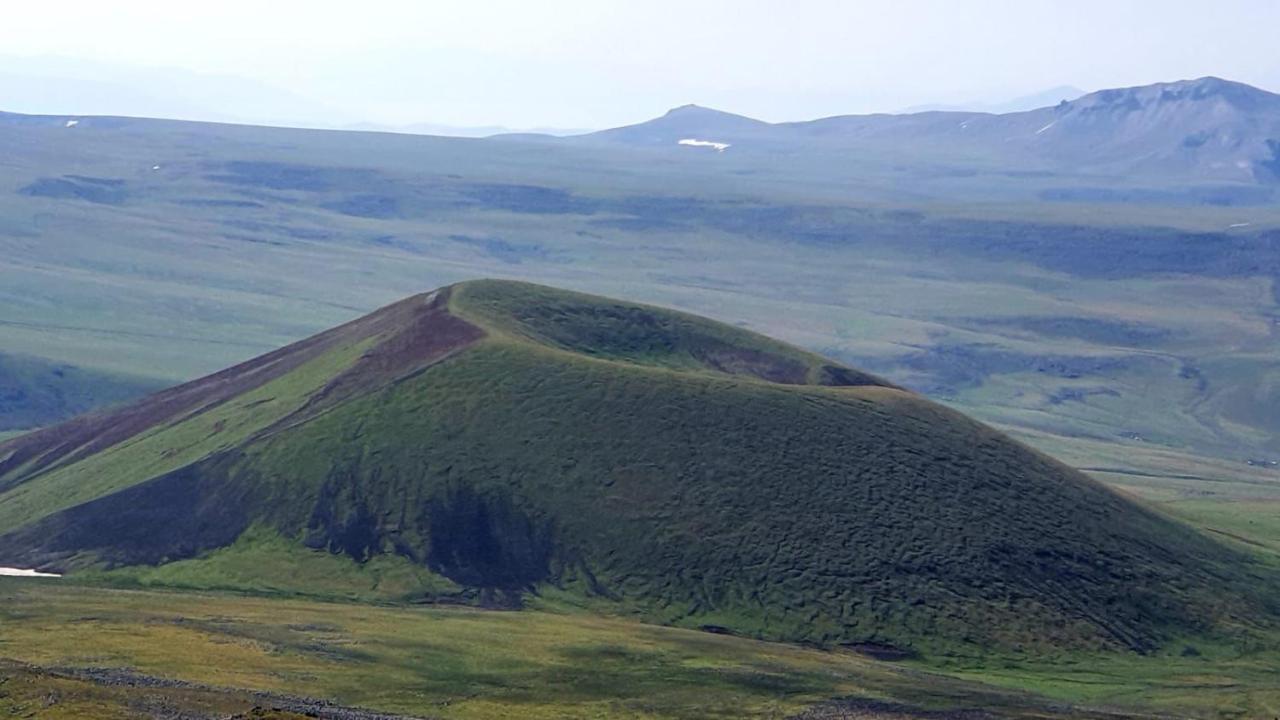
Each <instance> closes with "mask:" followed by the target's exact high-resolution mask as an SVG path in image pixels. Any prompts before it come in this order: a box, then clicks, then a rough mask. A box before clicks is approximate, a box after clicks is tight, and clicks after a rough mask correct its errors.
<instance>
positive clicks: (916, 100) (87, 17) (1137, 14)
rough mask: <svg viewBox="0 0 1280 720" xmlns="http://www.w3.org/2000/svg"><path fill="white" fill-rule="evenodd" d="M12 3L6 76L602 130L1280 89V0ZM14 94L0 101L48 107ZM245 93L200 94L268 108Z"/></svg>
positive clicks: (0, 34) (370, 116) (313, 109)
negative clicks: (1150, 92)
mask: <svg viewBox="0 0 1280 720" xmlns="http://www.w3.org/2000/svg"><path fill="white" fill-rule="evenodd" d="M3 15H4V17H3V22H0V52H3V53H4V54H5V55H6V56H7V57H5V58H3V59H0V61H2V62H3V65H0V74H4V75H8V76H10V77H18V76H23V77H25V76H37V77H51V76H65V75H68V74H70V75H75V74H80V75H85V74H90V75H91V74H93V73H94V72H98V73H99V74H100V76H101V77H100V78H99V79H104V80H109V81H111V82H112V83H116V85H115V86H114V87H119V88H121V91H120V92H118V93H111V92H105V91H104V92H103V93H101V94H102V95H103V97H100V98H97V99H96V100H95V101H94V102H96V103H98V104H103V103H105V104H106V105H110V104H111V102H113V101H114V102H115V103H117V104H125V102H126V101H125V99H123V98H127V97H133V95H131V93H132V94H143V95H146V94H150V95H152V96H156V95H160V96H163V95H165V94H168V93H175V94H176V93H178V92H180V91H182V90H184V89H185V90H186V91H189V92H191V93H194V94H197V95H199V94H200V93H202V92H205V93H206V94H207V91H203V90H202V89H201V88H202V87H203V86H202V85H201V84H200V83H198V82H192V83H190V84H189V85H188V83H187V82H186V81H182V80H176V81H175V80H174V78H175V77H176V78H181V77H190V76H184V75H182V74H180V73H179V74H176V75H175V74H174V73H172V72H170V73H168V74H165V73H162V72H140V71H137V69H138V68H139V67H148V68H168V69H180V70H184V71H194V72H198V73H202V74H214V75H224V76H233V77H234V78H237V79H239V80H238V81H243V82H245V83H247V84H248V85H250V86H254V84H257V85H256V87H257V88H258V90H257V91H255V92H258V91H261V92H265V93H268V94H269V93H271V92H273V91H275V90H279V91H287V92H288V96H287V99H288V101H287V102H285V101H281V102H283V103H284V104H285V105H287V106H288V107H287V108H285V109H281V108H276V109H275V110H273V111H272V112H275V113H276V114H277V115H279V114H280V113H284V114H285V115H287V114H289V113H294V114H320V115H323V114H324V113H326V112H332V114H333V115H334V117H335V118H340V119H341V120H342V121H344V122H345V121H353V122H354V121H357V120H368V121H373V122H378V123H386V124H407V123H414V122H436V123H449V124H462V125H490V124H495V125H496V124H501V125H506V126H509V127H533V126H560V127H605V126H612V125H618V124H624V123H627V122H633V121H638V120H641V119H645V118H647V117H650V116H653V115H656V114H659V113H661V112H662V111H663V110H665V109H666V108H668V107H672V106H675V105H680V104H684V103H688V102H696V103H699V104H703V105H709V106H713V107H719V108H722V109H727V110H732V111H735V112H740V113H744V114H748V115H752V116H755V117H760V118H763V119H767V120H789V119H806V118H813V117H818V116H824V115H833V114H842V113H857V112H873V111H894V110H899V109H901V108H904V107H908V106H912V105H922V104H931V103H945V104H951V103H965V102H973V101H978V102H993V101H998V100H1003V99H1007V98H1010V97H1014V96H1018V95H1024V94H1029V93H1033V92H1036V91H1039V90H1043V89H1045V88H1049V87H1053V86H1057V85H1074V86H1077V87H1081V88H1084V89H1096V88H1100V87H1112V86H1123V85H1134V84H1145V83H1149V82H1155V81H1159V80H1173V79H1180V78H1187V77H1198V76H1202V75H1210V74H1212V75H1219V76H1224V77H1228V78H1232V79H1236V80H1241V81H1244V82H1249V83H1252V84H1256V85H1259V86H1262V87H1266V88H1268V89H1280V52H1278V51H1277V50H1276V28H1277V27H1280V2H1275V1H1274V0H1236V1H1232V0H1217V1H1216V2H1205V1H1200V2H1189V1H1185V0H1164V1H1155V0H1151V1H1145V2H1143V1H1138V0H1106V1H1095V0H1073V1H1070V2H1068V1H1061V2H1059V1H1051V0H1017V1H1015V0H1004V1H999V2H997V1H995V0H967V1H964V2H959V1H956V2H944V1H942V0H916V1H910V0H895V1H893V2H889V1H883V2H865V1H862V2H860V1H854V0H850V1H845V2H840V1H836V0H785V1H781V0H779V1H776V2H761V1H756V0H736V1H723V2H722V1H719V0H702V1H699V0H685V1H683V2H666V1H663V0H648V1H644V2H612V1H609V0H561V1H543V2H484V1H483V0H470V1H468V2H421V1H419V2H411V1H406V0H362V1H360V2H321V1H317V0H312V1H311V2H293V1H282V2H271V1H270V0H252V1H246V0H222V1H221V2H218V3H174V2H171V1H167V2H138V1H130V0H112V1H111V2H104V1H103V0H94V1H92V2H85V1H81V0H60V1H59V2H57V3H22V4H16V3H9V4H6V6H5V8H4V13H3ZM52 58H60V60H57V61H54V60H53V59H52ZM84 61H89V63H88V64H86V63H85V62H84ZM94 67H97V68H98V69H97V70H94V69H93V68H94ZM104 68H105V69H104ZM166 78H167V79H166ZM15 82H17V81H15ZM219 82H222V83H223V84H224V85H225V84H226V83H228V82H231V81H229V80H226V79H225V78H224V79H222V80H219ZM175 83H176V85H175ZM233 84H234V83H233ZM29 85H30V84H29V83H28V86H29ZM263 85H265V86H267V87H265V88H263V87H262V86H263ZM28 86H22V87H28ZM124 86H128V87H127V91H126V88H125V87H124ZM5 87H7V86H5ZM14 87H18V86H16V85H15V86H14ZM28 89H29V87H28ZM9 92H10V93H11V97H10V98H9V99H10V100H11V102H10V104H9V105H8V106H6V103H5V100H6V98H4V97H0V109H16V110H21V111H28V112H30V111H33V110H36V108H32V107H28V106H27V105H29V104H30V103H31V102H33V101H31V100H30V99H29V98H26V96H22V97H18V95H19V94H20V93H19V91H18V90H12V91H9ZM245 92H246V91H243V90H235V89H234V88H228V89H226V90H225V93H223V94H222V95H221V96H220V97H217V98H213V99H212V100H211V101H210V102H206V103H201V102H198V101H199V100H200V98H198V97H197V98H195V99H188V104H189V105H191V106H192V107H196V106H201V105H211V106H217V111H218V112H220V113H221V114H222V115H223V116H227V117H246V118H253V117H260V116H263V115H264V113H265V112H266V111H265V110H263V107H265V106H264V105H263V104H262V103H266V104H268V105H269V104H270V103H268V102H267V101H265V100H263V99H262V98H261V97H260V96H258V98H257V99H256V100H255V99H252V98H250V99H246V97H245ZM68 93H69V96H68V97H63V98H60V99H59V100H58V102H59V103H61V105H59V107H57V108H53V107H50V108H47V111H49V112H85V113H89V112H97V111H101V110H99V109H98V108H97V107H96V106H95V107H86V108H83V109H79V108H68V107H63V106H62V105H66V104H68V103H74V102H75V101H76V92H72V91H68ZM85 95H86V96H88V95H92V93H87V92H86V93H85ZM249 95H253V92H250V93H249ZM113 98H114V100H113ZM37 100H39V98H37ZM130 102H133V101H130ZM13 103H19V104H22V103H26V104H27V105H23V106H22V107H12V105H13ZM290 103H292V104H290ZM210 111H212V110H210ZM190 112H191V113H195V114H199V113H200V112H204V110H200V109H193V110H191V111H190ZM299 119H301V118H299Z"/></svg>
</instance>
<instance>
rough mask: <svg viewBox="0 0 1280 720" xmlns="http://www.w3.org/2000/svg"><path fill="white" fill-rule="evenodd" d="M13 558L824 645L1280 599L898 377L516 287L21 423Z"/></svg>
mask: <svg viewBox="0 0 1280 720" xmlns="http://www.w3.org/2000/svg"><path fill="white" fill-rule="evenodd" d="M0 564H12V565H39V566H42V567H52V568H56V569H61V570H69V571H72V572H73V573H77V574H81V575H82V576H83V577H86V578H89V579H98V580H105V581H114V582H134V583H139V582H143V583H160V584H165V583H170V584H177V585H188V586H197V587H218V588H231V589H248V590H269V591H273V592H295V593H301V594H309V595H316V596H333V595H338V596H344V595H350V594H352V593H355V594H363V595H365V596H370V597H380V598H384V599H399V600H406V599H409V600H413V599H416V600H423V599H428V600H434V601H440V600H449V601H463V602H474V603H480V604H484V605H496V606H504V607H506V606H518V605H521V604H523V603H526V602H529V601H530V600H531V598H536V599H537V601H538V602H554V603H565V604H569V605H576V606H588V607H600V608H608V609H611V610H612V611H621V612H630V613H634V614H637V615H639V616H641V617H644V618H647V619H651V620H658V621H662V622H666V623H673V624H679V625H686V626H693V627H699V626H709V627H713V628H723V629H725V630H727V631H732V632H736V633H743V634H749V635H754V636H759V637H765V638H777V639H789V640H805V641H811V642H818V643H823V644H834V643H841V642H868V641H874V642H882V643H890V644H894V645H917V646H927V645H929V644H931V643H932V644H935V645H937V644H955V643H972V644H975V645H978V646H997V647H1015V646H1024V645H1025V646H1031V647H1075V648H1130V649H1137V650H1149V649H1152V648H1155V647H1157V646H1159V645H1161V644H1162V643H1164V642H1166V641H1167V640H1169V639H1170V638H1174V637H1180V636H1184V635H1187V634H1197V633H1205V632H1210V631H1213V630H1215V629H1222V628H1225V627H1228V626H1233V625H1235V624H1238V623H1240V622H1243V621H1247V620H1251V621H1256V622H1259V623H1263V624H1265V623H1267V622H1269V618H1270V617H1271V616H1272V613H1273V612H1274V609H1273V608H1270V607H1268V606H1267V604H1266V601H1265V600H1263V599H1262V598H1263V596H1264V595H1265V593H1263V592H1261V591H1260V590H1259V588H1260V587H1262V586H1264V585H1265V583H1266V582H1269V581H1267V580H1265V579H1261V578H1260V577H1257V576H1260V575H1261V574H1263V573H1265V570H1264V569H1263V568H1262V567H1261V566H1260V565H1257V564H1256V563H1255V562H1254V561H1252V560H1251V559H1249V557H1247V556H1245V555H1243V554H1241V553H1238V552H1236V551H1234V550H1230V549H1228V548H1226V547H1224V546H1222V545H1219V544H1217V543H1215V542H1213V541H1210V540H1208V539H1206V538H1205V537H1203V536H1201V535H1199V534H1197V533H1196V532H1194V531H1192V530H1190V529H1189V528H1187V527H1185V526H1183V525H1181V524H1179V523H1176V522H1174V521H1172V520H1170V519H1168V518H1166V517H1164V516H1163V515H1160V514H1158V513H1156V512H1153V511H1151V510H1148V509H1146V508H1145V507H1143V506H1141V505H1139V504H1136V503H1135V502H1133V501H1131V500H1128V499H1126V498H1124V497H1122V496H1120V495H1118V494H1117V493H1115V492H1113V491H1111V490H1109V489H1107V488H1105V487H1104V486H1102V485H1101V484H1099V483H1096V482H1094V481H1092V480H1090V479H1088V478H1086V477H1085V476H1084V475H1082V474H1080V473H1078V472H1076V471H1074V470H1071V469H1069V468H1067V467H1066V466H1064V465H1062V464H1060V463H1057V462H1055V461H1053V460H1051V459H1049V458H1047V457H1045V456H1043V455H1041V454H1039V453H1037V452H1035V451H1033V450H1030V449H1028V448H1026V447H1024V446H1022V445H1020V444H1019V443H1017V442H1014V441H1012V440H1010V439H1009V438H1008V437H1006V436H1004V435H1002V434H1000V433H998V432H996V431H994V430H992V429H990V428H988V427H986V426H983V425H981V424H979V423H977V422H974V421H972V420H969V419H967V418H965V417H963V416H961V415H959V414H958V413H955V412H953V411H950V410H947V409H945V408H943V407H941V406H938V405H935V404H933V403H930V402H928V401H926V400H924V399H923V398H921V397H919V396H917V395H914V394H912V393H909V392H906V391H903V390H899V389H897V388H895V387H894V386H892V385H891V384H889V383H887V382H885V381H883V380H881V379H879V378H877V377H875V376H872V375H869V374H866V373H863V372H860V371H857V370H854V369H851V368H847V367H844V366H842V365H839V364H837V363H834V362H831V361H829V360H826V359H824V358H822V357H820V356H817V355H813V354H811V353H808V352H805V351H802V350H799V349H797V348H794V347H791V346H788V345H785V344H782V343H779V342H776V341H773V340H771V339H769V338H766V337H763V336H760V335H756V334H754V333H750V332H747V331H744V330H741V329H738V328H734V327H731V326H726V325H722V324H719V323H714V322H712V321H709V320H705V319H702V318H698V317H695V316H691V315H685V314H681V313H677V312H673V311H669V310H663V309H658V308H654V307H649V306H641V305H633V304H628V303H622V302H618V301H613V300H608V299H605V298H600V297H595V296H589V295H581V294H576V293H568V292H564V291H560V290H554V289H551V288H546V287H540V286H535V285H528V284H522V283H511V282H499V281H477V282H470V283H463V284H460V285H456V286H452V287H449V288H445V289H442V290H439V291H436V292H434V293H429V294H426V295H420V296H414V297H412V298H409V299H406V300H404V301H401V302H399V303H396V304H394V305H391V306H388V307H387V308H384V309H382V310H380V311H378V312H376V313H374V314H372V315H369V316H366V317H364V318H361V319H359V320H356V321H354V322H351V323H348V324H347V325H344V326H340V327H338V328H335V329H334V330H331V331H329V332H326V333H323V334H321V335H318V336H315V337H313V338H310V339H308V340H305V341H303V342H301V343H297V344H295V345H292V346H289V347H286V348H283V349H281V350H278V351H276V352H273V353H270V354H268V355H266V356H263V357H261V358H258V359H255V360H252V361H249V362H247V363H244V364H242V365H240V366H236V367H233V368H230V369H228V370H226V371H223V372H222V373H218V374H216V375H213V376H210V377H208V378H204V379H201V380H198V381H195V382H193V383H190V384H188V385H184V386H179V387H177V388H174V389H171V390H168V391H164V392H162V393H159V394H157V395H155V396H152V397H151V398H148V399H147V400H144V401H142V402H140V403H137V404H135V405H132V406H129V407H127V408H124V409H122V410H119V411H116V412H113V413H107V414H101V415H96V416H86V417H83V418H80V419H77V420H75V421H72V422H70V423H67V424H64V425H61V426H56V427H53V428H48V429H45V430H42V431H39V432H36V433H32V434H30V435H26V436H23V437H20V438H16V439H13V440H10V441H8V442H6V443H4V444H0ZM281 568H301V569H300V570H298V571H296V572H295V573H294V577H293V578H292V579H289V577H288V576H287V575H288V573H284V574H281V572H280V570H281ZM307 568H313V570H307ZM357 587H358V588H364V589H363V590H359V591H358V592H356V591H354V590H353V588H357ZM1224 588H1231V590H1232V592H1231V594H1230V595H1228V597H1229V598H1230V600H1227V601H1225V602H1224V601H1223V600H1222V599H1221V598H1222V591H1223V589H1224Z"/></svg>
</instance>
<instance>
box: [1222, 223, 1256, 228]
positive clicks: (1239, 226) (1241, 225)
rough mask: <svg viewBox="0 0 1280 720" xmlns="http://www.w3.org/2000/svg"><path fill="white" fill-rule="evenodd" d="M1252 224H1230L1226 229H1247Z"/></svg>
mask: <svg viewBox="0 0 1280 720" xmlns="http://www.w3.org/2000/svg"><path fill="white" fill-rule="evenodd" d="M1252 224H1253V223H1231V224H1230V225H1228V226H1227V229H1228V230H1231V229H1232V228H1242V227H1249V226H1250V225H1252Z"/></svg>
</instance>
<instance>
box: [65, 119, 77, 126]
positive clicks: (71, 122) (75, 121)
mask: <svg viewBox="0 0 1280 720" xmlns="http://www.w3.org/2000/svg"><path fill="white" fill-rule="evenodd" d="M79 124H80V121H79V120H68V121H67V127H75V126H77V125H79Z"/></svg>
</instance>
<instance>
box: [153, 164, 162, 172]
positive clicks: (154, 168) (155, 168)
mask: <svg viewBox="0 0 1280 720" xmlns="http://www.w3.org/2000/svg"><path fill="white" fill-rule="evenodd" d="M159 169H160V166H159V165H152V166H151V171H152V172H155V171H156V170H159Z"/></svg>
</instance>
